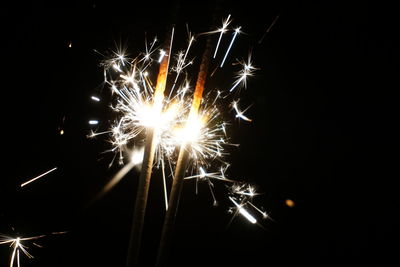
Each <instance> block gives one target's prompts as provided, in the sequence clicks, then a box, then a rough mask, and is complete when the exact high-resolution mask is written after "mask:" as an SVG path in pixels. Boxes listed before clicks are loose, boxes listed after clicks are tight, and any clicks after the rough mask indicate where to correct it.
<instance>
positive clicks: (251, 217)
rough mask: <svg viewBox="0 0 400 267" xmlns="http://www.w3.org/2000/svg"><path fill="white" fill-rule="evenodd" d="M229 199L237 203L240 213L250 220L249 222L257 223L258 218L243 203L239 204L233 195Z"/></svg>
mask: <svg viewBox="0 0 400 267" xmlns="http://www.w3.org/2000/svg"><path fill="white" fill-rule="evenodd" d="M229 199H230V200H231V201H232V202H233V204H235V206H236V207H237V209H238V211H239V213H240V214H242V215H243V216H244V217H245V218H246V219H247V220H249V222H251V223H253V224H255V223H257V220H256V219H255V218H254V217H253V216H252V215H251V214H250V213H249V212H248V211H247V210H246V209H245V208H243V206H242V205H240V204H238V203H237V202H236V201H235V200H234V199H233V198H232V197H229Z"/></svg>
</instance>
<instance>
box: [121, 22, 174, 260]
mask: <svg viewBox="0 0 400 267" xmlns="http://www.w3.org/2000/svg"><path fill="white" fill-rule="evenodd" d="M173 31H174V30H173V29H172V33H171V35H168V36H167V39H166V41H165V51H168V53H169V54H168V55H165V56H164V57H163V58H162V61H161V64H160V69H159V73H158V77H157V84H156V89H155V92H154V102H153V108H154V109H155V111H156V112H157V114H159V113H160V112H161V108H162V101H163V99H164V90H165V85H166V82H167V74H168V66H169V59H170V55H171V52H170V49H171V46H172V45H171V44H172V39H173ZM156 136H157V129H156V128H155V127H148V128H147V129H146V141H145V149H144V155H143V163H142V170H141V172H140V176H139V185H138V189H137V194H136V202H135V210H134V214H133V222H132V230H131V237H130V241H129V248H128V258H127V263H126V266H127V267H131V266H138V262H139V251H140V244H141V238H142V229H143V222H144V216H145V212H146V204H147V195H148V192H149V186H150V178H151V172H152V168H153V161H154V152H155V149H156V138H155V137H156Z"/></svg>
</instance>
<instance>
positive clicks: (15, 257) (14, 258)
mask: <svg viewBox="0 0 400 267" xmlns="http://www.w3.org/2000/svg"><path fill="white" fill-rule="evenodd" d="M44 236H45V235H39V236H33V237H23V238H21V237H16V238H12V237H8V236H3V235H0V245H3V244H9V246H10V247H12V252H11V259H10V267H13V266H14V265H15V264H17V266H18V267H19V266H20V257H19V255H20V251H22V252H23V253H24V254H25V255H26V256H27V257H28V258H30V259H32V258H33V256H32V254H30V253H29V252H28V247H27V246H26V245H24V244H23V241H30V240H36V239H39V238H42V237H44ZM33 244H35V243H33ZM35 245H36V246H38V245H37V244H35Z"/></svg>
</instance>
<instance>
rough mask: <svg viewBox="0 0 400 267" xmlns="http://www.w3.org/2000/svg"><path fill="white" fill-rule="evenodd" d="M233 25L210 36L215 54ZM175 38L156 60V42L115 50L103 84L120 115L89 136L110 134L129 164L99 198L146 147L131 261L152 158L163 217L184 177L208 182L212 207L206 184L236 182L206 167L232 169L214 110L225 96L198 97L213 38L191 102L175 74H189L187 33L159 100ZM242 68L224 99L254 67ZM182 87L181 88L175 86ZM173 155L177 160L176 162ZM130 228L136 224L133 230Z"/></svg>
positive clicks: (185, 85)
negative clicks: (130, 53) (137, 49)
mask: <svg viewBox="0 0 400 267" xmlns="http://www.w3.org/2000/svg"><path fill="white" fill-rule="evenodd" d="M230 22H231V21H230V16H228V18H227V19H226V20H225V21H223V26H222V28H221V29H219V30H218V31H215V32H214V33H219V34H220V35H219V39H218V43H217V47H216V48H215V52H214V57H215V56H216V54H217V51H218V49H219V47H220V43H221V38H222V34H223V33H224V32H226V31H227V30H228V29H227V27H228V25H229V24H230ZM239 32H240V27H239V28H237V29H235V30H234V34H233V36H232V39H231V41H230V43H229V47H228V49H227V50H226V53H225V55H224V57H223V61H222V63H221V65H220V67H222V66H223V65H224V62H225V61H226V59H227V56H228V54H229V53H230V51H231V48H232V46H233V43H234V41H235V39H236V37H237V35H238V34H239ZM209 33H212V32H209ZM173 35H174V31H173V30H172V34H171V36H170V38H169V39H168V40H167V41H166V44H167V45H166V46H165V47H164V48H163V50H160V55H159V57H158V58H157V56H154V52H155V51H156V49H155V42H156V39H154V41H153V42H152V43H150V44H149V45H148V44H147V42H146V45H145V50H146V51H145V53H142V54H140V55H139V56H138V57H136V58H134V59H128V57H126V56H124V54H123V53H119V52H118V53H114V54H115V57H113V58H111V59H108V60H105V61H104V62H103V66H104V73H105V83H106V84H108V85H109V86H110V88H111V92H112V94H113V95H114V96H115V99H116V102H115V103H114V104H113V105H112V109H113V110H114V111H116V113H118V114H120V116H119V118H118V119H117V120H115V121H114V123H113V125H112V127H111V129H109V130H107V131H104V132H99V133H95V132H92V134H91V135H90V137H94V136H96V135H99V134H109V135H110V136H111V139H110V143H111V144H112V146H113V147H112V149H110V151H112V152H115V153H116V154H115V155H117V154H118V155H119V163H120V164H124V163H126V166H124V167H123V169H122V170H121V171H120V172H119V173H118V174H117V175H116V176H115V177H114V178H113V179H112V180H111V181H110V182H109V184H108V185H107V186H106V187H105V188H104V190H103V193H104V192H106V191H108V190H109V189H110V188H111V187H112V186H113V185H115V184H116V183H117V182H118V181H119V180H120V179H121V178H122V177H123V176H124V175H125V174H126V173H127V172H128V171H129V170H130V169H131V168H132V167H133V166H134V164H133V163H132V162H131V161H128V162H127V160H126V159H128V158H129V157H127V156H126V155H129V154H130V153H131V150H132V147H137V146H143V144H144V147H145V149H144V155H143V163H142V170H141V174H140V177H139V189H138V194H137V198H136V206H135V212H136V211H138V212H140V213H141V214H140V216H139V215H138V216H139V217H136V215H135V216H134V217H135V218H134V226H133V228H132V229H133V230H132V232H133V233H134V232H136V234H132V238H131V241H132V242H134V244H133V246H135V247H136V248H135V250H136V251H135V252H134V253H133V254H132V255H134V256H133V257H136V259H133V261H136V260H137V253H138V247H139V243H140V232H141V227H142V223H143V218H144V209H145V204H146V199H147V191H148V185H149V179H150V176H151V170H152V167H153V160H154V162H155V165H156V166H157V167H161V169H162V178H163V184H164V197H165V202H166V209H167V217H168V216H169V217H171V216H172V217H174V216H175V215H174V214H175V213H176V209H177V202H178V200H179V195H180V190H181V188H182V183H183V180H184V179H186V180H188V179H196V184H197V182H198V181H203V180H204V181H207V183H208V185H209V187H210V190H211V194H212V196H213V199H214V203H216V198H215V196H214V192H213V183H212V182H211V179H213V180H220V181H224V182H235V181H233V180H230V179H227V178H226V176H225V173H224V172H225V170H223V168H222V167H221V170H220V171H212V170H211V171H210V170H209V169H211V168H214V167H217V166H215V165H220V164H222V165H229V164H228V163H226V162H224V160H223V159H222V158H223V157H224V156H225V155H226V152H225V151H224V147H225V146H226V145H229V143H228V142H227V139H228V138H227V135H226V125H227V123H226V122H225V121H223V120H222V119H221V111H220V110H219V109H218V102H217V100H218V99H220V98H221V95H224V94H223V92H221V91H218V92H217V94H216V96H215V97H214V98H209V97H208V96H210V94H208V95H206V97H205V98H203V90H204V85H205V80H206V77H207V74H208V64H209V61H210V59H211V50H212V48H211V44H210V43H211V42H210V38H208V40H207V48H206V49H205V51H206V52H205V53H204V54H203V57H202V59H201V64H200V71H199V74H198V76H197V82H196V86H195V90H194V96H193V98H192V99H190V97H189V92H190V90H191V85H190V82H189V80H188V79H187V76H188V74H187V73H186V78H185V79H183V81H181V80H182V79H179V77H180V75H181V74H182V73H184V71H185V72H186V67H188V66H189V65H192V63H193V61H188V59H187V58H188V57H190V56H189V50H190V48H191V47H192V46H193V42H194V41H195V38H194V36H192V35H189V41H188V44H187V47H186V49H185V50H183V51H181V52H179V53H178V54H177V56H176V58H175V59H176V63H175V65H173V66H172V67H171V70H172V73H174V74H175V79H172V80H171V85H172V86H171V87H170V88H169V95H168V96H167V97H166V96H164V90H165V88H166V80H167V76H168V73H169V63H170V62H169V61H170V57H171V55H172V54H173V53H172V49H171V47H172V40H173ZM200 35H201V34H199V35H198V36H200ZM154 57H155V58H154ZM157 63H160V68H159V73H158V76H157V82H156V86H153V82H152V81H151V77H152V76H153V75H152V72H151V70H152V65H154V64H157ZM239 64H241V65H242V66H243V69H242V70H241V71H239V73H238V74H237V78H236V80H235V82H234V83H233V85H232V87H231V88H230V90H228V91H227V92H226V93H227V94H229V93H230V92H232V91H234V90H235V89H236V88H237V87H238V86H239V85H240V84H242V85H243V86H244V87H245V86H246V79H247V78H248V77H250V76H252V75H253V72H254V70H255V68H254V67H253V66H252V63H251V61H250V57H249V60H248V62H239ZM172 81H173V82H172ZM181 82H182V84H180V83H181ZM175 88H176V89H175ZM225 97H226V96H225ZM225 97H224V98H225ZM99 99H100V98H99V97H97V96H96V97H92V100H94V101H99ZM232 106H233V109H234V110H235V111H236V118H240V119H243V120H246V121H251V119H249V118H248V117H247V116H245V115H244V112H245V111H246V110H247V109H248V108H246V109H245V110H243V111H242V110H240V109H239V107H238V105H237V102H235V101H234V102H233V104H232ZM89 123H90V124H92V125H97V124H99V121H97V120H91V121H89ZM177 151H179V153H177ZM177 155H178V157H176V156H177ZM214 163H218V164H214ZM174 167H175V171H174ZM166 169H168V170H169V171H170V175H166ZM217 169H219V167H217ZM187 172H189V176H186V173H187ZM168 176H171V177H172V178H173V185H172V189H171V192H170V197H169V202H168V203H167V191H168V190H167V188H166V181H165V180H166V178H167V177H168ZM185 176H186V177H185ZM196 188H197V187H196ZM196 192H197V190H196ZM233 200H235V199H233ZM235 201H236V200H235ZM138 203H141V204H138ZM238 203H239V202H238ZM239 205H241V204H239ZM138 218H139V219H138ZM135 224H137V225H136V226H135ZM167 224H170V223H167ZM132 242H131V246H132ZM130 250H131V249H130ZM135 255H136V256H135ZM128 261H129V260H128ZM128 265H129V264H128Z"/></svg>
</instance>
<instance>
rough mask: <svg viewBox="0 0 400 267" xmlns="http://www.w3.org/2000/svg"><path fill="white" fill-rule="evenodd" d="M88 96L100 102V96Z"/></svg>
mask: <svg viewBox="0 0 400 267" xmlns="http://www.w3.org/2000/svg"><path fill="white" fill-rule="evenodd" d="M90 98H91V99H92V100H94V101H96V102H100V98H98V97H97V96H91V97H90Z"/></svg>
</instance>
